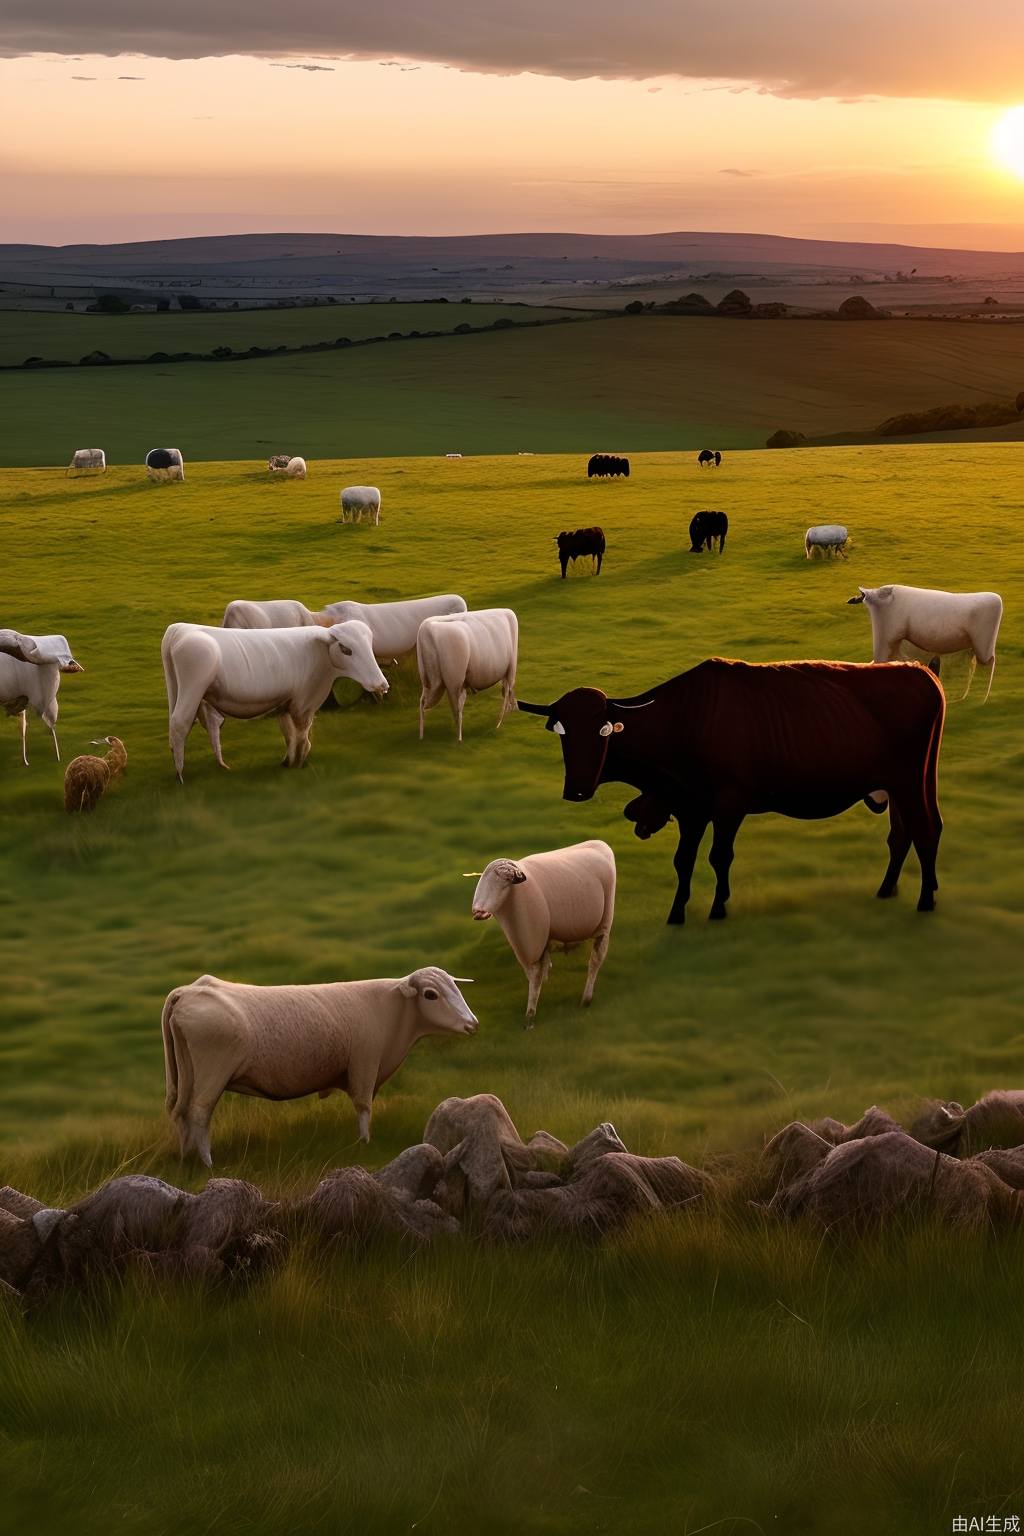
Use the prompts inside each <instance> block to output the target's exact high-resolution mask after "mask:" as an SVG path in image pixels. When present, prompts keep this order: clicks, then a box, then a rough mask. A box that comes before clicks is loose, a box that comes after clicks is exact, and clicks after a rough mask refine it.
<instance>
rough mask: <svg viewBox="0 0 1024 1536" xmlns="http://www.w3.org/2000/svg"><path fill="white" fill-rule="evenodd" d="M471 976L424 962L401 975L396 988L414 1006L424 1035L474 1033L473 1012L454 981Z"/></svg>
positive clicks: (476, 1021)
mask: <svg viewBox="0 0 1024 1536" xmlns="http://www.w3.org/2000/svg"><path fill="white" fill-rule="evenodd" d="M472 979H473V978H472V977H471V976H449V974H448V972H447V971H442V970H439V969H438V967H437V966H436V965H425V966H423V967H422V968H421V969H420V970H418V971H413V972H412V973H411V975H409V976H404V977H403V978H402V980H401V981H399V982H398V983H397V985H396V990H397V991H398V992H399V994H400V995H401V996H402V997H403V998H405V999H406V1000H407V1001H409V1002H410V1003H412V1005H413V1007H414V1008H415V1010H416V1016H417V1024H418V1027H419V1029H420V1031H421V1032H422V1033H423V1034H425V1035H475V1034H476V1032H477V1028H478V1020H477V1017H476V1014H475V1013H473V1011H472V1009H471V1008H470V1006H469V1004H468V1003H467V1002H466V999H465V998H464V997H463V995H462V993H461V992H460V991H459V989H458V986H457V983H458V982H460V981H463V982H469V981H472Z"/></svg>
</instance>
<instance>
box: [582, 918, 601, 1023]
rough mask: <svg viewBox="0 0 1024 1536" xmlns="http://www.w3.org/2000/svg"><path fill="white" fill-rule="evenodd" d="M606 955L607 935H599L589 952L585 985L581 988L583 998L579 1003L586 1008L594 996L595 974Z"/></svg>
mask: <svg viewBox="0 0 1024 1536" xmlns="http://www.w3.org/2000/svg"><path fill="white" fill-rule="evenodd" d="M607 953H608V934H607V933H599V934H597V935H596V937H595V939H594V943H593V946H592V948H591V951H590V959H589V961H588V962H587V983H586V986H585V987H584V988H583V996H582V997H581V998H580V1002H581V1003H582V1004H583V1005H584V1006H586V1005H587V1004H588V1003H589V1002H590V1000H591V998H592V997H593V996H594V983H595V982H596V981H597V973H598V971H599V970H600V969H601V967H602V965H604V959H605V955H607Z"/></svg>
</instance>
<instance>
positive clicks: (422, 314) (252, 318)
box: [0, 303, 586, 364]
mask: <svg viewBox="0 0 1024 1536" xmlns="http://www.w3.org/2000/svg"><path fill="white" fill-rule="evenodd" d="M585 315H586V312H585V311H582V310H566V309H555V308H552V309H547V308H545V309H540V308H529V307H527V306H526V305H519V304H459V303H451V304H436V303H435V304H429V303H428V304H337V305H333V304H332V305H317V306H316V307H315V308H297V309H262V310H261V309H252V310H240V311H238V312H237V313H236V312H235V311H233V310H221V311H218V312H216V313H214V314H207V313H196V314H190V313H188V312H187V311H181V310H175V311H173V312H170V313H168V314H166V315H81V314H54V313H51V312H46V311H39V310H34V311H26V310H14V309H0V364H10V363H23V362H24V361H25V359H26V358H27V357H44V358H61V359H63V360H65V361H67V362H72V363H77V362H78V360H79V358H80V357H85V356H86V355H87V354H88V353H89V352H94V351H100V352H106V353H107V354H108V355H109V356H110V357H148V356H149V355H150V353H152V352H210V351H212V350H213V348H214V347H231V348H232V350H233V351H235V352H243V351H245V349H246V348H247V347H279V346H288V347H298V346H302V345H303V343H305V342H311V341H334V340H335V339H336V337H338V336H347V337H348V338H349V340H350V341H358V340H360V339H361V338H362V337H364V336H387V335H388V334H389V332H391V331H402V332H407V331H453V330H454V329H455V327H456V326H457V325H463V324H468V325H492V324H493V322H494V321H495V320H503V319H504V320H511V321H513V323H514V324H516V325H522V324H524V323H525V322H527V321H530V320H547V319H551V318H552V317H554V318H556V319H557V318H565V317H575V318H585Z"/></svg>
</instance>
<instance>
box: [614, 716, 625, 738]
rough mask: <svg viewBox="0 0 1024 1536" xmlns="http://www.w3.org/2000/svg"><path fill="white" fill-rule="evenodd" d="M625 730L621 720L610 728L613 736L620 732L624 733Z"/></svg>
mask: <svg viewBox="0 0 1024 1536" xmlns="http://www.w3.org/2000/svg"><path fill="white" fill-rule="evenodd" d="M625 729H626V727H625V726H624V725H623V723H622V721H621V720H616V722H615V724H614V725H613V726H612V731H613V732H614V734H615V735H616V736H617V735H618V734H619V732H620V731H624V730H625Z"/></svg>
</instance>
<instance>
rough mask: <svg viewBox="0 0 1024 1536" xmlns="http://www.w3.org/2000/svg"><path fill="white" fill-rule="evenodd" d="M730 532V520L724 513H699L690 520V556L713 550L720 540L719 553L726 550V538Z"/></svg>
mask: <svg viewBox="0 0 1024 1536" xmlns="http://www.w3.org/2000/svg"><path fill="white" fill-rule="evenodd" d="M728 532H729V519H728V517H727V516H726V514H725V513H724V512H698V513H697V514H696V516H695V517H692V518H691V519H690V554H691V555H701V554H703V553H704V550H705V549H707V550H709V551H710V550H711V549H712V548H713V541H714V540H715V539H717V540H718V553H719V554H721V553H722V550H723V549H724V548H725V536H726V534H727V533H728Z"/></svg>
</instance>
